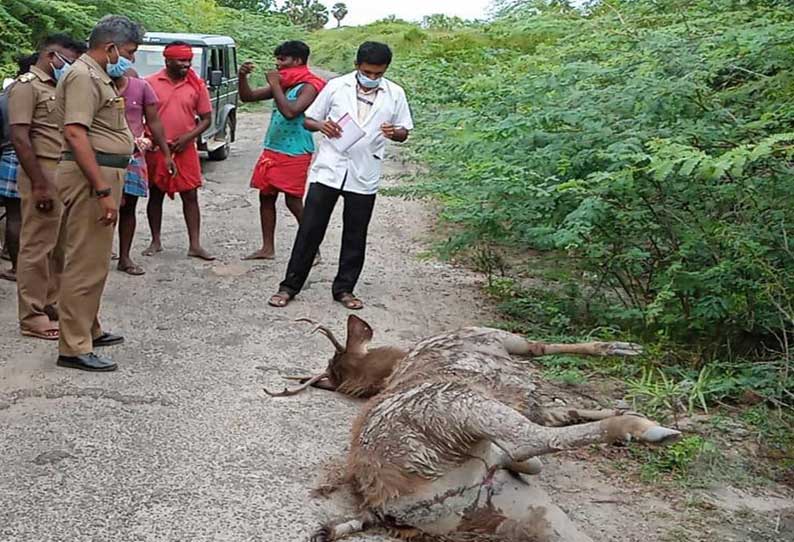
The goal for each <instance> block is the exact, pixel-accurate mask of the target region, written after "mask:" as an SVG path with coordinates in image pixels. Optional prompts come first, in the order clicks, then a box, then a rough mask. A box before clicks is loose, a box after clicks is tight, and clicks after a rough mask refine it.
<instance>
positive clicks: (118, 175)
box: [56, 160, 125, 356]
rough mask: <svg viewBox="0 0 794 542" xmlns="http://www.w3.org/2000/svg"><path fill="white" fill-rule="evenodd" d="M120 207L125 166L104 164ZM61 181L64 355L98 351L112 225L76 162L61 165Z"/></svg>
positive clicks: (65, 161) (105, 173)
mask: <svg viewBox="0 0 794 542" xmlns="http://www.w3.org/2000/svg"><path fill="white" fill-rule="evenodd" d="M100 169H101V171H102V175H103V177H104V178H105V181H106V182H107V183H108V185H109V186H110V187H111V189H112V194H111V196H110V197H111V198H113V199H114V201H115V202H116V206H118V205H119V204H120V202H121V192H122V190H123V188H124V172H125V170H124V169H116V168H108V167H101V168H100ZM57 179H58V180H57V183H56V184H57V185H58V190H59V193H60V195H61V201H63V205H64V211H63V228H64V239H65V244H64V249H65V250H64V252H65V257H66V265H65V267H64V270H63V275H62V277H61V295H60V298H59V307H58V310H59V320H60V321H59V322H58V323H59V325H60V344H59V352H60V354H61V355H62V356H80V355H83V354H88V353H90V352H93V351H94V346H93V340H94V339H95V338H96V337H99V336H100V335H101V334H102V327H101V326H100V324H99V305H100V300H101V298H102V291H103V290H104V289H105V281H106V280H107V276H108V270H109V268H110V257H111V250H112V248H113V232H114V227H113V226H105V225H103V224H102V223H100V222H99V219H100V218H101V217H102V208H101V206H100V204H99V200H98V199H97V198H96V196H95V195H94V191H93V189H92V188H91V185H90V183H89V182H88V180H87V179H86V178H85V176H84V175H83V172H82V170H80V167H79V166H78V165H77V162H73V161H69V160H64V161H62V162H61V163H60V164H58V170H57Z"/></svg>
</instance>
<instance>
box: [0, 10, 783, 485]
mask: <svg viewBox="0 0 794 542" xmlns="http://www.w3.org/2000/svg"><path fill="white" fill-rule="evenodd" d="M497 4H498V5H497V7H498V8H499V9H498V10H497V12H498V13H499V15H498V16H497V17H496V18H494V19H493V20H491V21H489V22H470V21H463V20H460V19H457V18H450V17H445V16H439V15H434V16H429V17H426V18H425V19H424V20H423V22H422V23H421V24H412V23H408V22H405V21H401V20H398V19H395V18H389V19H385V20H383V21H380V22H378V23H374V24H372V25H368V26H366V27H351V28H337V29H333V30H321V31H319V32H315V33H313V34H311V35H308V37H307V34H306V28H316V27H318V26H319V25H320V21H321V20H322V21H323V24H324V21H327V20H328V16H329V15H328V10H327V9H325V8H324V7H322V6H321V5H318V2H316V1H314V0H295V1H289V2H286V3H284V2H279V5H280V6H281V8H280V9H281V11H280V12H276V11H274V10H275V4H274V3H273V2H270V1H269V0H219V1H218V2H217V3H216V2H215V1H214V0H198V1H193V0H170V1H166V0H149V1H148V2H145V3H129V2H126V3H125V2H123V1H121V0H99V1H89V0H4V2H3V3H2V6H0V71H1V72H2V74H4V75H9V74H10V73H13V70H14V68H13V65H12V62H11V60H12V55H13V54H16V53H19V52H24V51H25V49H26V48H29V47H31V46H32V44H33V43H34V42H35V41H36V40H37V39H38V38H40V37H41V36H42V35H43V34H45V33H48V32H51V31H66V32H70V33H72V34H74V35H76V36H86V35H87V33H88V31H89V29H90V27H91V26H92V24H93V23H94V22H95V21H96V20H97V19H98V18H99V17H100V16H102V15H104V14H105V13H121V14H125V15H128V16H130V17H131V18H133V19H135V20H137V21H139V22H141V23H142V24H143V25H144V26H145V28H146V29H147V30H165V31H190V32H210V33H219V34H228V35H231V36H233V37H234V38H235V40H236V41H237V42H238V44H239V45H240V49H241V52H240V55H239V56H240V59H241V60H243V59H252V60H254V61H256V62H257V63H259V64H260V65H263V66H267V65H270V64H271V62H272V59H271V52H272V49H273V47H274V46H275V45H276V44H277V43H278V42H279V41H281V40H283V39H289V38H300V37H303V38H305V39H306V40H307V41H308V42H309V44H310V45H311V47H312V51H313V55H312V63H313V64H314V65H317V66H321V67H323V68H326V69H331V70H334V71H338V72H344V71H348V70H350V69H352V66H353V60H354V57H355V51H356V48H357V46H358V44H360V43H361V42H362V41H365V40H378V41H384V42H386V43H389V44H390V45H391V46H392V47H393V49H394V50H395V62H394V64H393V66H392V68H391V70H390V73H389V76H390V77H391V78H393V79H394V80H396V81H397V82H399V83H401V84H402V85H403V86H404V87H405V88H406V90H407V92H408V94H409V100H410V103H411V106H412V110H413V113H414V116H415V121H416V125H417V129H416V130H415V133H414V135H413V137H412V139H411V141H410V143H409V145H408V147H407V153H408V154H409V155H410V156H412V157H414V158H416V159H417V160H420V161H421V162H422V163H423V165H424V166H426V170H425V171H424V172H423V173H421V174H420V175H417V176H416V178H414V179H412V180H410V181H409V182H406V183H404V184H403V186H402V187H401V188H399V189H397V190H396V192H397V193H399V194H402V195H404V196H408V197H429V198H433V199H434V200H435V201H436V202H437V203H438V204H439V207H440V216H441V219H442V222H441V224H440V226H441V228H442V231H443V232H444V233H445V235H444V237H445V238H446V239H445V242H443V243H442V244H440V245H439V246H438V247H437V253H438V254H440V255H442V256H444V257H456V258H460V259H463V260H464V261H466V262H467V263H468V264H469V265H471V266H472V267H474V268H475V269H477V270H479V271H481V272H482V273H484V274H485V275H486V276H487V278H488V282H487V292H488V293H489V294H490V295H491V296H492V297H493V298H494V300H496V302H497V303H498V306H499V308H500V310H501V311H502V313H503V315H504V316H505V320H506V321H507V323H506V325H507V326H508V327H510V328H512V329H515V330H517V331H521V332H524V333H526V334H531V335H532V336H534V337H547V338H553V339H558V340H572V339H581V338H583V337H586V338H596V337H597V338H598V339H601V340H609V339H622V340H634V341H636V342H641V343H642V344H643V345H645V347H646V355H644V356H643V357H641V358H639V359H637V358H633V359H624V360H582V359H575V358H565V357H558V358H549V359H543V360H540V362H541V364H543V365H544V374H545V376H547V377H548V378H550V379H553V380H556V381H558V382H561V383H564V384H567V385H571V386H577V385H588V383H589V382H590V381H591V377H592V376H609V377H616V378H618V379H619V380H621V381H622V382H623V383H624V384H625V394H626V398H627V399H628V400H629V401H631V402H632V404H633V405H634V407H635V408H637V409H640V410H642V411H643V412H645V413H647V414H651V415H654V416H657V417H659V418H661V419H665V418H666V419H668V420H670V419H672V420H673V421H677V420H679V419H680V418H682V417H683V416H688V415H691V414H693V413H695V412H697V411H702V412H707V413H710V414H715V413H717V416H718V417H719V416H721V415H722V412H723V411H725V412H728V413H730V414H731V415H732V414H733V413H734V412H735V407H736V406H737V405H741V406H742V407H743V408H745V410H746V412H745V413H744V414H742V417H741V419H740V420H739V421H740V422H741V423H742V424H744V426H746V427H749V428H751V429H750V430H751V431H752V432H753V433H754V435H755V436H757V439H758V441H759V442H760V443H762V446H763V447H764V449H765V450H769V451H770V453H771V454H772V455H775V456H776V457H779V458H781V459H782V460H783V461H782V463H783V464H786V465H789V466H788V467H786V468H788V469H789V470H791V465H790V462H791V461H794V459H792V457H794V441H792V440H791V434H792V430H791V427H792V417H791V415H790V414H789V413H788V410H787V409H790V407H791V405H792V403H793V402H794V401H793V400H794V392H792V390H794V364H793V363H792V361H791V353H790V347H789V344H790V343H791V339H792V331H793V330H794V329H793V328H794V249H792V242H791V241H790V240H791V239H792V238H794V205H793V204H792V202H794V183H792V179H794V101H792V96H794V71H792V70H793V68H792V62H791V59H792V58H794V5H793V4H792V3H791V2H789V1H785V0H694V1H690V0H667V1H665V2H658V1H654V0H610V1H609V2H601V1H599V0H593V1H591V2H588V3H587V7H586V8H582V9H579V10H577V9H572V8H571V7H570V6H569V5H568V3H567V2H565V1H562V0H549V1H548V2H544V1H541V0H523V1H522V0H502V1H500V2H497ZM332 13H333V15H334V17H335V18H336V19H337V20H338V21H340V22H341V20H342V19H343V18H344V17H345V16H346V14H347V9H346V7H345V6H344V5H343V4H341V3H340V4H338V5H335V6H333V8H332ZM262 72H263V70H260V71H259V74H260V76H261V74H262ZM748 407H749V410H747V408H748ZM731 419H732V423H733V422H735V421H736V419H735V417H734V418H731ZM685 442H686V443H685V444H681V445H680V446H681V447H680V449H679V448H676V449H675V450H676V451H674V452H670V453H671V454H673V453H675V454H679V455H675V456H670V457H660V458H658V461H656V460H654V462H653V465H655V466H654V467H653V468H654V469H656V470H657V471H660V472H663V471H664V472H672V471H676V470H678V471H680V470H681V469H682V467H681V465H683V464H685V463H687V461H688V459H687V458H691V457H694V456H697V457H700V456H701V455H702V453H701V452H703V450H705V449H707V448H709V447H708V446H707V445H706V444H704V443H702V442H695V441H694V440H688V441H685ZM693 450H695V451H697V454H695V453H694V452H693ZM693 454H694V455H693ZM706 455H708V454H706ZM786 461H788V462H789V463H786ZM649 468H650V467H649Z"/></svg>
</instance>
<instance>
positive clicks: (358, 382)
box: [312, 316, 676, 542]
mask: <svg viewBox="0 0 794 542" xmlns="http://www.w3.org/2000/svg"><path fill="white" fill-rule="evenodd" d="M347 328H348V336H347V341H346V346H345V347H344V348H341V346H340V344H339V342H338V341H336V339H335V338H333V335H332V334H331V332H330V331H328V330H327V329H326V328H322V329H321V326H320V327H318V329H321V330H322V331H323V333H324V334H326V336H328V337H329V339H330V340H331V341H332V342H333V343H334V345H335V347H336V350H337V351H336V353H335V355H334V357H333V358H332V359H331V361H330V362H329V364H328V368H327V370H326V372H325V373H324V375H325V376H326V380H327V385H322V386H320V387H323V388H326V389H335V390H336V391H339V392H342V393H347V394H350V395H354V396H358V397H367V396H371V399H370V400H369V401H368V402H367V403H366V405H365V406H364V408H363V410H362V411H361V413H360V415H359V416H358V417H357V418H356V420H355V422H354V423H353V427H352V431H351V435H352V439H351V445H350V451H349V453H348V456H347V474H346V476H345V479H346V481H347V482H348V483H349V484H350V487H351V489H352V491H353V493H354V495H356V497H357V498H358V499H359V502H360V510H361V513H362V516H361V518H360V519H357V520H351V521H348V522H345V523H340V524H338V525H337V526H327V527H326V528H324V529H323V530H321V531H319V532H318V533H316V534H315V536H314V537H313V538H312V540H315V541H329V540H334V539H335V538H338V537H341V536H345V535H347V534H350V533H352V532H356V531H357V530H362V529H365V528H367V527H368V526H371V525H377V524H380V525H381V526H384V527H387V528H391V529H397V530H398V531H400V532H402V533H403V534H409V533H410V534H416V535H417V536H430V534H429V533H428V532H427V531H426V530H425V529H424V527H425V525H430V523H432V522H433V521H435V519H434V518H438V519H441V518H442V517H446V518H449V517H450V516H449V513H450V512H449V507H450V506H452V507H453V508H454V507H457V506H459V505H458V504H457V503H458V502H459V501H460V500H461V499H463V500H464V501H465V500H466V499H469V500H472V502H471V503H470V504H468V505H466V509H465V510H460V512H457V513H455V514H457V517H458V518H462V519H460V520H459V524H458V527H457V529H453V532H446V533H440V534H438V533H437V534H434V535H432V536H434V537H435V538H434V539H435V540H442V539H445V540H446V539H448V540H502V541H509V542H538V541H540V540H544V539H543V537H542V536H544V535H541V534H539V533H540V532H541V531H543V530H544V529H545V525H546V524H545V523H543V521H545V520H543V521H540V520H538V519H537V512H536V511H533V510H529V511H528V512H529V516H530V517H529V518H527V517H521V518H518V519H516V518H508V517H506V516H504V515H501V512H499V511H498V510H492V509H489V508H488V507H489V506H491V505H490V501H488V503H487V504H484V503H482V502H481V500H480V498H481V495H482V494H483V491H485V492H486V493H488V492H490V491H493V489H492V486H491V482H490V481H489V480H491V478H492V473H493V472H494V469H499V468H510V467H511V466H517V467H521V468H517V470H521V471H522V472H537V471H536V470H533V468H532V467H531V466H527V464H526V463H525V462H528V461H532V460H534V459H533V458H535V457H536V456H538V455H542V454H547V453H554V452H556V451H559V450H564V449H571V448H575V447H579V446H584V445H587V444H591V443H595V442H613V441H616V440H624V439H629V438H632V437H633V438H640V439H646V440H649V441H661V440H664V439H666V438H668V437H671V436H674V435H675V434H676V432H675V431H672V430H667V429H664V428H659V427H658V426H657V425H656V424H655V423H654V422H651V421H650V420H647V419H644V418H641V417H638V416H616V414H619V413H618V412H615V411H587V410H579V409H563V410H555V411H545V410H544V409H542V408H541V407H540V405H539V404H538V403H537V399H536V398H535V393H534V392H535V386H534V385H533V384H532V383H531V382H530V381H529V378H528V376H527V375H528V370H527V369H528V368H527V365H526V362H525V361H522V360H519V359H516V358H513V357H512V356H511V354H517V355H524V356H534V355H543V354H549V353H573V354H584V355H610V354H613V355H634V354H636V353H638V352H639V348H638V347H637V346H636V345H630V344H626V343H597V342H593V343H581V344H573V345H564V344H547V343H541V342H533V341H527V340H526V339H524V338H522V337H520V336H518V335H514V334H512V333H508V332H505V331H501V330H496V329H490V328H476V327H472V328H464V329H461V330H458V331H456V332H453V333H445V334H442V335H438V336H436V337H431V338H429V339H426V340H423V341H421V342H419V343H417V344H416V345H415V346H414V348H412V349H411V350H410V351H404V350H400V349H396V348H388V347H382V348H378V349H369V344H370V342H371V340H372V335H373V332H372V328H371V327H370V326H369V325H368V324H367V323H366V322H364V321H363V320H361V319H360V318H358V317H356V316H350V317H349V319H348V325H347ZM590 420H596V421H591V422H590V423H581V424H579V425H572V426H570V427H561V426H564V425H566V424H572V423H578V422H582V421H590ZM533 422H534V423H533ZM539 423H543V424H544V425H540V424H539ZM488 494H489V495H490V494H491V493H488ZM483 506H485V508H483ZM464 512H465V514H464ZM445 514H446V516H445ZM455 514H453V517H454V515H455ZM439 536H441V538H438V537H439ZM444 537H447V538H444ZM466 537H469V538H466ZM472 537H474V538H472ZM476 537H480V538H479V539H478V538H476Z"/></svg>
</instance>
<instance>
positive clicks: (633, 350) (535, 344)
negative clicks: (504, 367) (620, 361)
mask: <svg viewBox="0 0 794 542" xmlns="http://www.w3.org/2000/svg"><path fill="white" fill-rule="evenodd" d="M500 335H501V338H502V345H503V346H504V349H505V350H507V352H508V353H509V354H513V355H522V356H532V357H537V356H548V355H551V354H573V355H580V356H636V355H639V354H641V353H642V346H640V345H638V344H634V343H626V342H599V341H591V342H586V343H571V344H564V343H547V342H542V341H528V340H527V339H525V338H524V337H522V336H521V335H516V334H515V333H508V332H506V331H501V332H500Z"/></svg>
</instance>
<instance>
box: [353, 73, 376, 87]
mask: <svg viewBox="0 0 794 542" xmlns="http://www.w3.org/2000/svg"><path fill="white" fill-rule="evenodd" d="M356 79H358V84H359V85H361V86H362V87H364V88H368V89H373V88H378V87H379V86H380V81H381V80H380V78H378V79H370V78H369V77H367V76H366V75H364V74H363V73H361V72H356Z"/></svg>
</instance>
